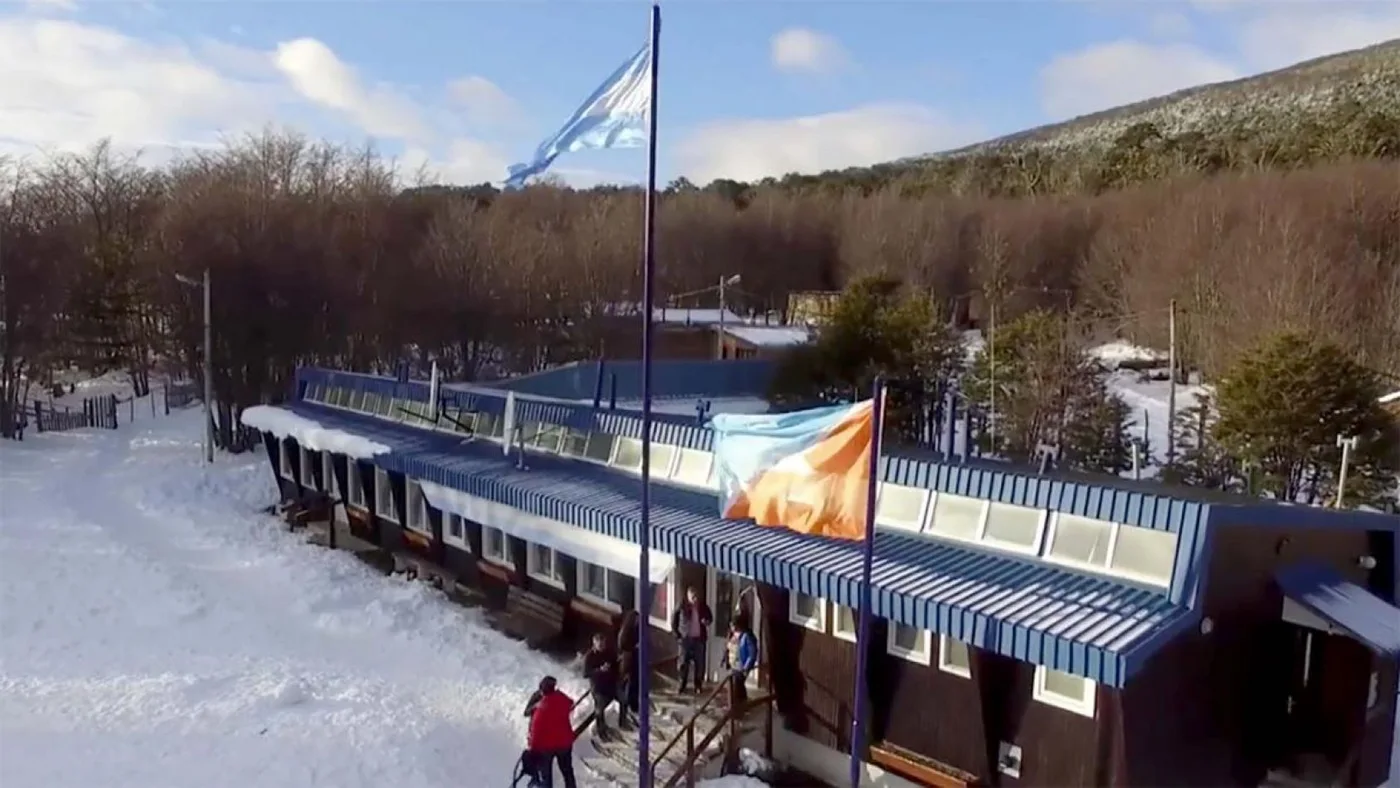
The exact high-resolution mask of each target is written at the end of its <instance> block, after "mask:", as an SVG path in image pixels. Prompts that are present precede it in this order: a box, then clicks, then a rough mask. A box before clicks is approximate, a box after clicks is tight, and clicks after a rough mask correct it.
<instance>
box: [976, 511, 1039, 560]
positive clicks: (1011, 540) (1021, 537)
mask: <svg viewBox="0 0 1400 788" xmlns="http://www.w3.org/2000/svg"><path fill="white" fill-rule="evenodd" d="M1049 514H1050V513H1049V512H1048V511H1046V510H1044V509H1032V508H1030V507H1028V506H1014V505H1012V504H1006V503H991V504H988V505H987V521H986V524H985V526H984V527H983V529H982V541H983V542H986V543H987V544H988V545H990V546H992V547H1001V548H1005V549H1007V550H1012V551H1015V552H1018V553H1030V554H1031V555H1036V554H1038V553H1039V552H1040V537H1041V534H1043V533H1044V531H1045V521H1046V519H1047V518H1048V517H1049Z"/></svg>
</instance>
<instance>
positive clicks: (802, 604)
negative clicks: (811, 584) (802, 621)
mask: <svg viewBox="0 0 1400 788" xmlns="http://www.w3.org/2000/svg"><path fill="white" fill-rule="evenodd" d="M793 598H794V599H795V600H796V601H795V602H793V610H795V611H796V612H797V615H798V617H800V618H816V617H817V600H816V598H815V597H810V596H807V595H806V594H803V593H800V592H797V591H794V592H793Z"/></svg>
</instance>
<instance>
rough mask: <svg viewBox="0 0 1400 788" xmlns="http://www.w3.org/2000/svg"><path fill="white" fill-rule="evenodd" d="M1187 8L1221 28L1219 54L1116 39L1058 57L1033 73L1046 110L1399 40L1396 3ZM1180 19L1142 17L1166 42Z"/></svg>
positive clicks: (1225, 0)
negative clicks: (1036, 76) (1221, 37)
mask: <svg viewBox="0 0 1400 788" xmlns="http://www.w3.org/2000/svg"><path fill="white" fill-rule="evenodd" d="M1192 6H1193V7H1194V8H1195V9H1197V10H1198V11H1201V12H1204V13H1207V14H1209V16H1210V17H1211V24H1212V25H1213V26H1221V27H1223V31H1224V33H1225V36H1226V38H1225V40H1226V45H1225V46H1224V48H1223V49H1222V50H1221V51H1219V52H1212V51H1208V50H1207V49H1205V48H1204V47H1201V46H1198V45H1196V44H1192V43H1173V44H1149V43H1144V42H1141V41H1135V40H1122V41H1116V42H1112V43H1105V44H1097V45H1094V46H1091V47H1088V48H1086V49H1083V50H1080V51H1078V52H1072V53H1068V54H1065V55H1061V56H1059V57H1056V58H1055V59H1054V60H1052V61H1051V62H1050V63H1048V64H1047V65H1046V66H1045V67H1044V68H1043V69H1041V72H1040V75H1039V76H1040V91H1041V92H1040V96H1041V106H1042V108H1043V109H1044V110H1045V113H1046V114H1047V115H1048V116H1050V117H1051V118H1052V119H1054V120H1063V119H1066V118H1070V117H1074V116H1077V115H1082V114H1086V113H1089V112H1094V111H1097V110H1102V109H1108V108H1110V107H1116V106H1119V105H1122V104H1128V103H1132V102H1134V101H1139V100H1142V99H1146V98H1151V97H1154V96H1159V95H1163V94H1166V93H1171V92H1173V91H1176V90H1180V89H1182V88H1186V87H1192V86H1195V85H1201V84H1205V83H1210V82H1220V81H1224V80H1229V79H1235V78H1238V77H1242V76H1247V75H1249V74H1257V73H1260V72H1263V71H1270V70H1273V69H1277V68H1283V67H1285V66H1288V65H1291V64H1293V63H1297V62H1299V61H1303V60H1310V59H1313V58H1317V57H1323V56H1326V55H1332V54H1336V53H1339V52H1345V51H1347V50H1351V49H1360V48H1362V47H1367V46H1371V45H1373V44H1378V43H1381V42H1383V41H1388V40H1390V39H1394V38H1400V3H1395V2H1346V1H1345V0H1311V1H1310V0H1302V1H1301V2H1290V3H1259V2H1244V1H1243V0H1193V2H1192ZM1182 21H1184V20H1173V19H1171V18H1167V17H1163V16H1162V12H1160V11H1154V12H1153V15H1152V16H1150V17H1149V18H1148V23H1149V27H1150V28H1151V29H1152V30H1153V32H1154V33H1156V34H1157V35H1164V36H1168V37H1171V38H1181V37H1184V36H1185V34H1186V32H1187V31H1186V30H1183V29H1175V28H1179V27H1180V22H1182Z"/></svg>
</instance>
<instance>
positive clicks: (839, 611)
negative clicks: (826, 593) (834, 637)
mask: <svg viewBox="0 0 1400 788" xmlns="http://www.w3.org/2000/svg"><path fill="white" fill-rule="evenodd" d="M832 626H833V627H834V628H835V630H836V631H837V632H845V633H847V634H851V635H854V634H855V632H856V614H855V611H854V610H851V609H850V608H849V607H846V606H845V605H837V606H836V621H835V623H833V624H832Z"/></svg>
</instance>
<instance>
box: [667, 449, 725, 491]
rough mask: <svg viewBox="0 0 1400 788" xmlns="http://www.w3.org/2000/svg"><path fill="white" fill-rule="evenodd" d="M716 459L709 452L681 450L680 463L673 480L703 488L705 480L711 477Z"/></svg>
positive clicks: (677, 464)
mask: <svg viewBox="0 0 1400 788" xmlns="http://www.w3.org/2000/svg"><path fill="white" fill-rule="evenodd" d="M714 459H715V455H713V454H711V453H709V452H707V451H698V450H696V449H681V458H680V461H679V462H677V463H676V473H675V475H674V476H672V477H671V478H673V479H675V480H676V481H678V482H680V483H681V484H693V485H695V486H696V487H703V486H704V484H705V480H706V479H708V478H709V477H710V464H711V463H713V462H714Z"/></svg>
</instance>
